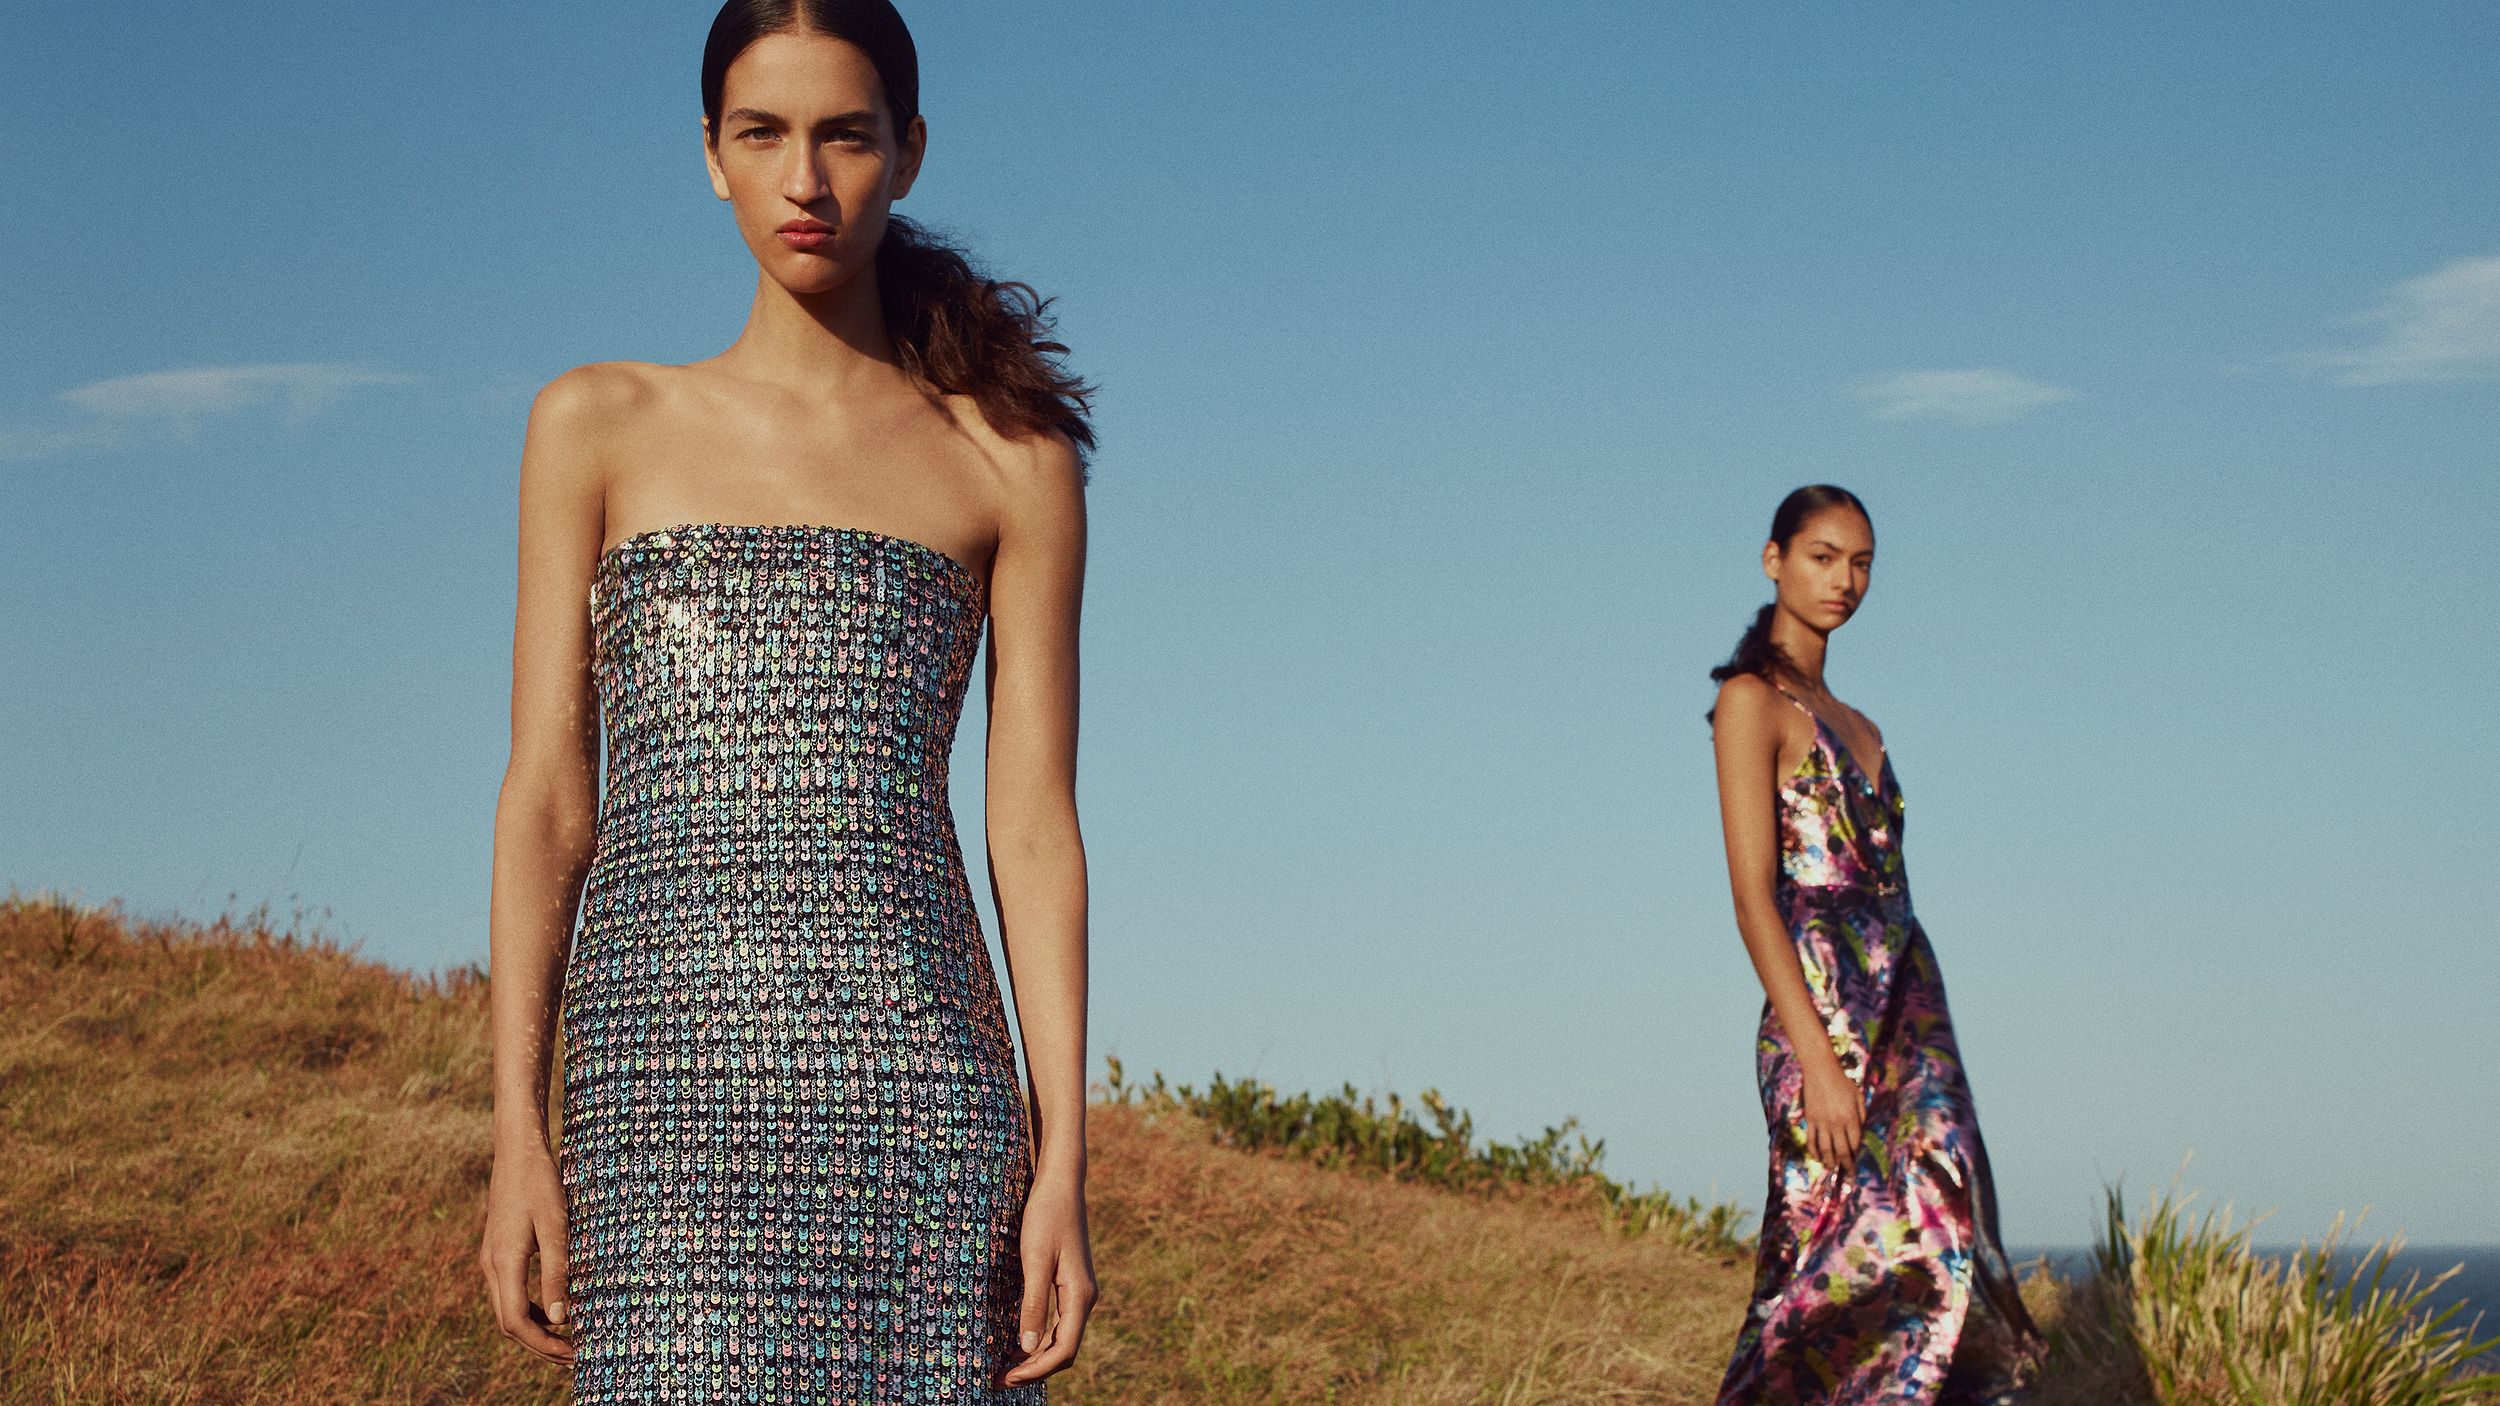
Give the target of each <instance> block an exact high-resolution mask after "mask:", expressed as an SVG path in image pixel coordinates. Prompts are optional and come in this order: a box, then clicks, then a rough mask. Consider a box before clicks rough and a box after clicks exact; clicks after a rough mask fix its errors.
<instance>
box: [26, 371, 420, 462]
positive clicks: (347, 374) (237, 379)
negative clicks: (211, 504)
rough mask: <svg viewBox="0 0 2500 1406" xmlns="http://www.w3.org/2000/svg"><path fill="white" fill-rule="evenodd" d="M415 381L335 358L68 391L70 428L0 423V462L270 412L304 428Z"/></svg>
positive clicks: (126, 379) (125, 380)
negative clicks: (375, 389)
mask: <svg viewBox="0 0 2500 1406" xmlns="http://www.w3.org/2000/svg"><path fill="white" fill-rule="evenodd" d="M417 379H418V378H417V377H414V376H409V375H403V374H401V373H399V372H395V371H375V370H370V369H368V368H365V367H361V366H351V365H347V364H344V363H341V362H334V361H287V362H270V363H264V364H260V365H253V366H193V367H186V368H184V369H181V370H176V371H149V372H145V373H142V374H140V375H136V376H115V377H112V378H110V379H109V380H103V381H90V382H88V383H87V384H86V385H83V386H72V387H71V388H70V389H68V390H65V391H62V392H61V393H60V394H59V395H58V396H57V397H56V399H58V400H60V401H61V402H62V403H63V404H65V405H68V406H70V407H71V408H72V409H74V410H76V411H78V412H79V415H78V417H77V418H76V419H75V420H73V421H72V422H71V423H68V424H57V425H37V426H20V427H8V426H0V459H32V458H41V457H46V456H50V455H54V454H70V453H77V452H81V451H85V450H95V449H111V448H116V447H119V446H123V445H127V444H130V443H133V442H135V441H138V440H144V439H149V438H155V437H159V436H164V435H171V436H175V437H177V438H184V439H187V438H190V437H191V436H192V435H194V434H196V433H198V430H199V426H200V424H201V422H202V421H204V420H209V419H213V418H218V417H227V416H237V415H248V414H253V413H275V414H276V415H277V416H278V417H279V418H280V419H281V420H282V421H283V422H285V423H287V424H301V423H303V422H304V421H305V420H308V419H310V418H312V417H313V416H314V415H317V414H319V413H320V412H321V411H322V410H324V409H327V408H328V407H329V406H330V405H332V404H334V403H335V402H336V401H337V400H338V399H339V398H340V397H341V396H343V395H346V394H347V393H348V392H350V391H353V390H356V389H358V388H360V387H364V386H389V385H405V384H408V383H410V382H413V381H415V380H417Z"/></svg>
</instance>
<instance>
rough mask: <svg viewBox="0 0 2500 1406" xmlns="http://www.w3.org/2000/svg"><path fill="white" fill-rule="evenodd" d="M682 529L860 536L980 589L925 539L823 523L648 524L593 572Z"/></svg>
mask: <svg viewBox="0 0 2500 1406" xmlns="http://www.w3.org/2000/svg"><path fill="white" fill-rule="evenodd" d="M680 532H727V533H738V534H750V535H755V536H768V535H771V534H774V533H783V532H788V533H809V532H819V533H824V534H826V535H829V536H834V537H861V538H866V539H868V540H870V541H875V542H884V543H887V544H888V545H891V546H896V547H901V548H903V549H904V550H906V551H909V552H914V553H917V554H918V555H920V556H923V557H926V558H928V559H929V560H931V561H933V562H935V563H937V564H938V565H939V566H940V567H941V568H943V569H944V570H945V571H946V572H947V573H949V574H950V575H951V576H952V577H953V579H954V580H955V582H956V584H957V585H959V586H961V587H962V588H963V589H964V591H965V592H966V593H967V594H972V595H978V594H979V593H980V591H981V578H980V577H978V576H976V575H974V574H973V571H972V568H971V567H969V566H966V565H964V564H963V563H962V562H961V561H958V560H956V558H955V557H954V555H953V554H952V553H949V552H942V551H939V550H938V549H937V548H935V547H932V546H930V545H929V544H928V543H926V542H916V541H914V540H912V539H911V538H909V537H897V536H895V535H894V534H893V533H891V532H879V531H877V530H876V529H875V528H872V527H841V526H837V525H834V524H832V523H822V522H680V523H672V524H670V525H669V526H666V527H646V528H644V529H643V530H642V531H640V532H629V533H627V534H625V535H624V536H622V537H619V538H617V539H616V542H615V543H614V544H613V545H611V546H610V547H608V548H607V549H606V550H605V551H602V552H600V553H599V560H598V563H597V565H595V566H594V567H593V568H592V574H593V575H598V574H599V573H601V572H604V571H606V570H607V568H608V564H609V562H611V561H612V560H614V559H615V558H617V557H619V556H621V555H623V554H624V553H625V552H626V551H627V550H628V549H629V548H633V547H637V546H641V545H643V544H644V543H646V542H647V541H648V540H649V539H651V538H654V537H666V536H671V535H674V534H676V533H680Z"/></svg>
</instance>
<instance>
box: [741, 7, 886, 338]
mask: <svg viewBox="0 0 2500 1406" xmlns="http://www.w3.org/2000/svg"><path fill="white" fill-rule="evenodd" d="M927 132H928V129H927V128H926V127H925V126H924V125H923V124H922V123H921V121H920V119H919V118H917V117H915V118H913V119H912V120H911V122H910V124H909V125H908V126H907V127H906V128H905V129H904V130H902V131H899V132H898V131H896V130H895V127H894V118H893V114H892V113H891V112H890V111H889V110H888V109H887V107H886V101H885V85H884V84H882V83H880V82H879V81H878V80H877V70H876V66H875V65H874V64H871V63H870V62H869V61H868V55H867V54H865V53H863V52H861V51H860V49H859V48H858V47H857V46H855V45H853V44H850V43H848V42H846V41H844V40H840V39H834V38H830V37H828V36H826V35H822V34H816V33H813V32H809V31H805V30H800V31H794V32H791V33H786V34H767V35H765V36H764V37H763V38H761V39H758V40H756V41H755V42H754V43H753V44H751V45H749V46H747V50H746V52H744V53H742V54H740V55H738V57H737V58H736V59H735V60H733V61H732V62H731V63H730V65H729V71H728V73H727V75H726V76H725V78H724V82H723V86H722V91H721V117H720V130H719V131H718V132H714V133H707V140H706V142H705V144H704V157H703V159H704V164H706V165H707V166H709V167H710V168H711V172H712V193H713V194H715V195H718V196H719V197H720V198H721V199H723V200H726V201H728V202H729V203H730V207H731V209H733V210H734V211H735V212H736V214H737V218H738V233H739V235H740V237H742V238H744V239H745V240H746V242H747V248H748V249H749V250H751V251H752V252H753V253H754V255H755V261H756V262H757V263H758V264H761V265H762V266H763V269H764V272H765V273H766V274H767V275H768V276H770V277H771V278H773V279H774V280H775V281H777V282H779V283H780V284H781V285H782V286H783V287H784V288H787V289H789V290H790V291H791V292H793V293H800V294H807V293H822V292H826V291H828V290H830V289H834V288H839V287H841V286H842V285H843V284H845V283H847V282H849V281H850V280H851V279H852V278H853V277H855V276H857V275H859V274H861V273H863V272H865V271H867V270H868V269H869V268H870V267H872V266H873V265H874V264H875V262H876V253H877V241H878V240H879V239H880V238H882V237H883V236H884V234H885V217H886V209H887V207H889V206H891V205H892V204H893V203H894V202H895V201H897V200H900V199H902V198H903V196H904V195H906V194H907V193H909V192H910V190H911V183H912V181H913V179H914V178H915V177H917V176H918V175H919V174H920V156H921V151H922V149H923V147H924V146H925V144H926V142H927V140H928V136H927Z"/></svg>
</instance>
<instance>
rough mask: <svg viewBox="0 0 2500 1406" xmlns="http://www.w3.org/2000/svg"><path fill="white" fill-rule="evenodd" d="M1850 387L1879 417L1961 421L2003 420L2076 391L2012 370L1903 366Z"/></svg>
mask: <svg viewBox="0 0 2500 1406" xmlns="http://www.w3.org/2000/svg"><path fill="white" fill-rule="evenodd" d="M1849 393H1850V395H1851V396H1853V397H1854V398H1856V399H1857V401H1858V402H1859V403H1860V404H1862V405H1864V406H1866V408H1867V413H1868V414H1870V415H1873V416H1874V417H1875V418H1876V419H1879V420H1949V421H1952V422H1953V423H1955V424H1961V425H1992V424H2001V423H2003V422H2005V421H2007V420H2012V419H2017V418H2019V417H2021V416H2024V415H2028V414H2030V413H2031V412H2032V411H2034V410H2037V409H2039V408H2040V407H2041V406H2043V405H2053V404H2055V403H2056V402H2058V401H2061V400H2072V399H2074V396H2075V393H2074V392H2073V391H2070V390H2068V389H2066V388H2065V387H2064V386H2051V385H2045V384H2043V383H2041V382H2039V381H2034V380H2031V379H2029V378H2027V377H2023V376H2017V375H2015V374H2014V373H2013V372H2011V371H1903V372H1900V373H1898V374H1896V375H1891V376H1883V377H1879V378H1877V379H1874V380H1870V381H1860V382H1859V383H1858V384H1856V385H1855V386H1852V387H1850V391H1849Z"/></svg>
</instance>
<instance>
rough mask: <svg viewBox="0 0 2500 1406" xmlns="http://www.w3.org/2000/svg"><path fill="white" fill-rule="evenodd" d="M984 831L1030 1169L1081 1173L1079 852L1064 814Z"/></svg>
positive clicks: (1080, 1176) (1082, 914)
mask: <svg viewBox="0 0 2500 1406" xmlns="http://www.w3.org/2000/svg"><path fill="white" fill-rule="evenodd" d="M1050 828H1051V830H1052V831H1054V832H1055V833H1051V834H1048V835H1046V836H1041V837H1035V838H1031V839H1005V840H1001V839H994V840H993V844H992V853H991V870H992V873H993V876H994V877H995V879H996V883H997V889H996V894H997V899H998V917H999V927H1000V930H1001V936H1002V939H1003V945H1004V946H1005V948H1006V952H1007V971H1008V979H1009V981H1010V982H1012V983H1013V985H1014V988H1015V997H1016V1024H1017V1027H1018V1029H1019V1031H1020V1032H1021V1034H1022V1035H1023V1039H1024V1062H1025V1068H1026V1069H1027V1071H1028V1072H1029V1073H1030V1074H1031V1076H1032V1080H1033V1089H1032V1112H1033V1122H1034V1175H1035V1176H1036V1177H1037V1178H1042V1179H1048V1178H1067V1179H1071V1180H1073V1181H1076V1182H1080V1183H1081V1182H1082V1181H1083V1180H1084V1178H1085V1010H1086V886H1085V852H1084V846H1083V844H1082V842H1081V841H1080V840H1079V839H1078V838H1077V836H1076V833H1075V827H1074V824H1073V820H1072V819H1071V820H1070V821H1069V822H1068V823H1067V824H1066V825H1065V826H1064V827H1062V826H1052V827H1050Z"/></svg>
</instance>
